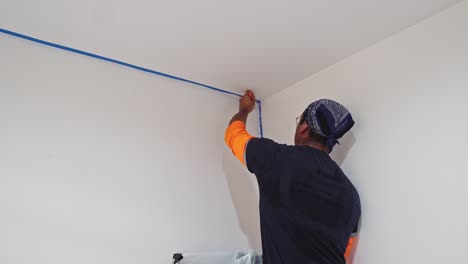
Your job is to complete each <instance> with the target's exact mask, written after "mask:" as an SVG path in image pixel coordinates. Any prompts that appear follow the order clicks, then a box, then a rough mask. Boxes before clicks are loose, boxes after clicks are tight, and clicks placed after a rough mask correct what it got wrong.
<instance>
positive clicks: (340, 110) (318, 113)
mask: <svg viewBox="0 0 468 264" xmlns="http://www.w3.org/2000/svg"><path fill="white" fill-rule="evenodd" d="M303 116H304V120H305V121H306V122H307V125H309V128H310V129H311V130H312V131H313V132H315V133H316V134H317V135H320V136H322V137H325V138H326V140H327V142H326V144H327V146H328V147H329V148H330V150H332V149H333V147H334V146H335V144H337V143H338V144H339V142H338V139H339V138H341V137H342V136H343V135H344V134H345V133H346V132H348V131H349V130H350V129H351V128H352V127H353V125H354V120H353V117H352V116H351V113H350V112H349V111H348V109H346V107H344V106H342V105H341V104H339V103H337V102H335V101H333V100H329V99H321V100H318V101H315V102H313V103H311V104H310V105H309V106H308V107H307V108H306V110H305V111H304V114H303Z"/></svg>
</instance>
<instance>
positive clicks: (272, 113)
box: [263, 1, 468, 264]
mask: <svg viewBox="0 0 468 264" xmlns="http://www.w3.org/2000/svg"><path fill="white" fill-rule="evenodd" d="M467 26H468V1H464V2H462V3H461V4H458V5H456V6H454V7H452V8H450V9H449V10H446V11H444V12H442V13H440V14H438V15H436V16H434V17H432V18H430V19H428V20H426V21H423V22H422V23H420V24H418V25H416V26H413V27H411V28H409V29H407V30H405V31H403V32H401V33H398V34H396V35H394V36H392V37H391V38H389V39H387V40H385V41H382V42H380V43H378V44H376V45H374V46H372V47H370V48H368V49H366V50H364V51H362V52H360V53H358V54H356V55H354V56H352V57H349V58H347V59H345V60H344V61H341V62H339V63H338V64H336V65H334V66H332V67H330V68H328V69H326V70H323V71H322V72H320V73H318V74H316V75H313V76H311V77H309V78H307V79H305V80H303V81H301V82H299V83H297V84H295V85H293V86H291V87H289V88H287V89H285V90H282V91H281V92H279V93H277V94H275V95H273V96H271V97H269V98H267V99H266V100H264V103H263V105H264V109H265V116H264V120H265V131H266V136H268V137H271V138H273V139H276V140H278V141H280V142H288V143H292V140H293V135H294V129H295V117H296V116H298V115H300V114H301V113H302V111H303V110H304V108H305V107H306V106H307V105H308V103H310V102H312V101H313V100H315V99H318V98H332V99H336V100H338V101H340V102H342V103H343V104H345V105H346V106H348V107H349V109H350V110H351V112H352V113H353V114H354V118H355V119H356V122H357V124H356V126H355V128H354V129H353V130H352V133H350V134H348V135H347V136H345V138H343V140H342V142H343V144H342V147H338V148H337V149H336V150H335V152H336V153H334V158H335V159H336V160H337V161H338V163H340V164H342V166H343V168H344V171H345V172H347V174H348V176H349V177H350V178H351V179H352V181H353V182H354V183H355V185H356V186H357V188H358V190H359V191H360V194H361V200H362V208H363V225H362V233H361V239H360V243H359V248H358V252H357V255H356V258H355V263H358V264H375V263H379V264H386V263H388V264H395V263H401V264H403V263H408V264H415V263H433V264H438V263H468V254H467V250H468V205H467V204H466V203H467V201H468V192H467V191H466V189H467V186H468V173H467V172H466V157H467V155H466V151H467V149H468V141H467V140H466V135H467V133H468V124H467V114H468V104H467V101H468V31H467V30H468V27H467Z"/></svg>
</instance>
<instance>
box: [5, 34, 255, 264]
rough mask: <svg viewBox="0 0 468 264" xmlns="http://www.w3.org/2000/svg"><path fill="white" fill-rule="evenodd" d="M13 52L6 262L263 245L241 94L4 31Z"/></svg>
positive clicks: (49, 263) (158, 255) (146, 257)
mask: <svg viewBox="0 0 468 264" xmlns="http://www.w3.org/2000/svg"><path fill="white" fill-rule="evenodd" d="M0 58H1V61H0V124H1V125H0V234H1V235H0V263H5V264H8V263H35V264H41V263H43V264H54V263H56V264H62V263H70V264H71V263H80V264H82V263H99V264H103V263H112V264H119V263H122V264H123V263H125V264H130V263H148V264H149V263H169V261H170V259H171V257H172V253H174V252H175V251H181V250H194V251H216V250H233V249H237V248H248V247H254V248H257V249H258V248H259V244H260V242H259V234H258V233H259V231H258V213H257V203H258V201H257V199H258V196H257V193H256V189H255V188H254V187H253V186H255V185H254V181H255V179H254V178H253V177H249V176H248V174H247V173H246V171H245V170H243V169H242V168H241V166H240V165H238V162H237V161H236V160H235V159H234V158H233V157H232V155H231V153H229V150H227V149H226V148H225V146H224V142H223V137H224V129H225V127H226V125H227V123H228V121H229V119H230V116H231V115H232V114H234V112H235V111H237V99H236V98H234V97H229V96H226V95H223V94H219V93H216V92H213V91H208V90H204V89H201V88H198V87H195V86H192V85H188V84H183V83H180V82H177V81H173V80H168V79H164V78H161V77H158V76H154V75H150V74H146V73H142V72H138V71H135V70H132V69H127V68H123V67H120V66H116V65H113V64H109V63H106V62H101V61H97V60H93V59H90V58H86V57H82V56H79V55H75V54H71V53H67V52H65V51H59V50H55V49H52V48H49V47H44V46H40V45H38V44H34V43H31V42H27V41H23V40H19V39H14V38H12V37H8V36H5V35H2V34H0ZM254 115H256V113H254ZM249 127H250V128H251V131H252V132H253V133H257V131H258V129H257V127H258V123H257V119H256V117H254V118H252V119H251V120H250V124H249Z"/></svg>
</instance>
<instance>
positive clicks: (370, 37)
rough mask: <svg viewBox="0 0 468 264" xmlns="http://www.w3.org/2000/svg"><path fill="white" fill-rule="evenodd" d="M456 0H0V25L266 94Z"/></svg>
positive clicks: (211, 82)
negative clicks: (0, 1) (0, 2)
mask: <svg viewBox="0 0 468 264" xmlns="http://www.w3.org/2000/svg"><path fill="white" fill-rule="evenodd" d="M455 2H457V1H456V0H354V1H345V0H297V1H271V0H260V1H249V0H239V1H216V0H199V1H161V0H156V1H155V0H134V1H128V0H125V1H124V0H80V1H62V0H41V1H31V0H3V1H2V4H1V8H0V26H1V27H3V28H7V29H10V30H15V31H19V32H21V33H24V34H30V35H33V36H35V37H38V38H44V39H46V40H49V41H53V42H57V43H61V44H65V45H70V46H73V47H76V48H79V49H84V50H88V51H91V52H96V53H99V54H102V55H105V56H110V57H113V58H116V59H122V60H124V61H127V62H130V63H134V64H138V65H140V66H144V67H149V68H152V69H156V70H161V71H165V72H167V73H171V74H175V75H180V76H182V77H186V78H190V79H194V80H196V81H200V82H204V83H207V84H210V85H214V86H219V87H221V88H224V89H228V90H232V91H241V90H242V89H246V88H252V89H254V90H255V91H256V92H257V94H258V96H259V97H261V98H263V97H265V96H267V95H271V94H273V93H274V92H276V91H278V90H280V89H282V88H285V87H287V86H289V85H291V84H293V83H295V82H297V81H299V80H302V79H303V78H305V77H307V76H309V75H311V74H313V73H315V72H318V71H319V70H321V69H323V68H325V67H327V66H329V65H331V64H333V63H335V62H337V61H339V60H341V59H343V58H345V57H347V56H349V55H351V54H353V53H354V52H356V51H358V50H361V49H363V48H365V47H367V46H369V45H370V44H372V43H375V42H376V41H379V40H381V39H383V38H385V37H387V36H389V35H391V34H392V33H394V32H397V31H399V30H400V29H402V28H405V27H407V26H409V25H412V24H414V23H415V22H417V21H419V20H421V19H422V18H425V17H427V16H429V15H431V14H434V13H435V12H437V11H439V10H441V9H443V8H445V7H447V6H448V5H450V4H452V3H455Z"/></svg>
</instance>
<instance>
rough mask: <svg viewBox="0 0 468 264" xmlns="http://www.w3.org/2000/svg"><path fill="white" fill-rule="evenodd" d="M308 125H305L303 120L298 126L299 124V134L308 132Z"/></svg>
mask: <svg viewBox="0 0 468 264" xmlns="http://www.w3.org/2000/svg"><path fill="white" fill-rule="evenodd" d="M309 130H310V128H309V126H308V125H307V123H306V122H303V123H302V124H301V125H300V126H299V134H301V135H304V134H307V135H308V134H309Z"/></svg>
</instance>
